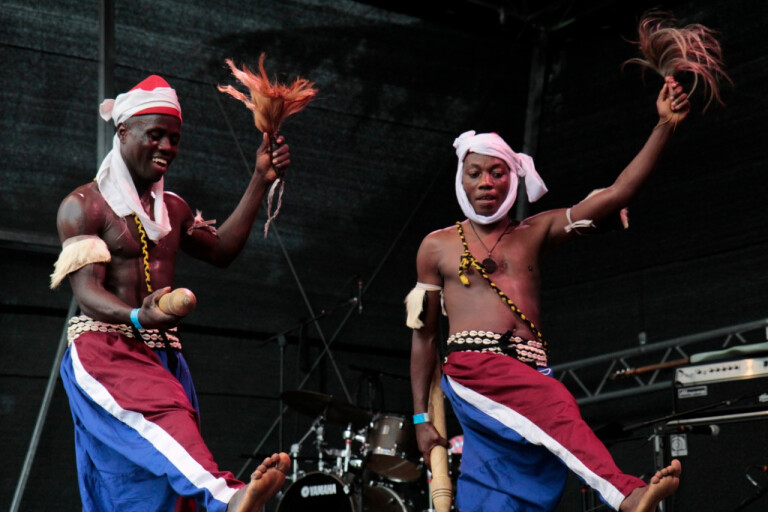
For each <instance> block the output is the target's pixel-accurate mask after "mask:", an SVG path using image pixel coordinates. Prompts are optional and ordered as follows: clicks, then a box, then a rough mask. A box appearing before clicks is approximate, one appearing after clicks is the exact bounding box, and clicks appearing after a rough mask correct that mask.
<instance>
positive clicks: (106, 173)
mask: <svg viewBox="0 0 768 512" xmlns="http://www.w3.org/2000/svg"><path fill="white" fill-rule="evenodd" d="M99 113H100V114H101V117H102V119H104V120H105V121H109V120H112V121H114V123H115V126H117V125H119V124H120V123H122V122H124V121H125V120H126V119H128V118H129V117H131V116H134V115H137V114H168V115H175V116H176V117H178V118H179V119H181V105H179V100H178V98H177V97H176V91H174V90H173V89H172V88H171V87H170V86H169V85H168V83H167V82H166V81H165V80H163V79H162V78H160V77H159V76H156V75H152V76H150V77H149V78H147V79H145V80H144V81H142V82H141V83H140V84H138V85H137V86H136V87H134V88H133V89H131V90H130V91H128V92H126V93H123V94H120V95H118V96H117V98H116V99H114V100H112V99H107V100H104V102H103V103H102V104H101V106H100V107H99ZM96 182H97V183H98V185H99V191H100V192H101V195H102V196H104V199H105V200H106V201H107V204H108V205H109V207H110V208H112V211H114V212H115V214H116V215H118V216H120V217H125V216H126V215H131V214H132V213H136V214H137V215H138V216H139V219H140V220H141V223H142V224H143V225H144V229H145V230H146V232H147V236H148V237H149V238H150V239H152V240H153V241H155V242H157V241H158V240H160V239H161V238H163V237H164V236H165V235H167V234H168V233H170V232H171V223H170V221H169V219H168V210H167V209H166V207H165V201H164V200H163V189H164V185H163V184H164V178H160V180H158V181H157V182H156V183H154V184H152V188H151V194H152V197H153V199H154V204H153V213H154V220H152V219H151V218H150V217H149V215H147V213H146V212H145V211H144V208H143V207H142V206H141V201H140V200H139V194H138V192H137V191H136V186H135V185H134V183H133V178H131V174H130V172H129V171H128V167H127V166H126V164H125V161H124V160H123V156H122V155H121V154H120V139H119V138H118V136H117V134H115V136H114V137H113V138H112V151H110V152H109V153H108V154H107V156H106V157H105V158H104V161H103V162H102V163H101V167H99V171H98V173H96Z"/></svg>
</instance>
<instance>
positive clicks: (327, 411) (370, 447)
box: [277, 390, 431, 512]
mask: <svg viewBox="0 0 768 512" xmlns="http://www.w3.org/2000/svg"><path fill="white" fill-rule="evenodd" d="M280 397H281V398H282V400H283V402H284V403H285V404H286V405H287V406H288V407H290V408H292V409H295V410H296V411H298V412H300V413H302V414H304V415H307V416H310V417H313V418H314V421H313V422H312V425H311V426H310V428H309V429H308V430H307V432H306V433H305V434H304V435H303V436H302V438H301V439H300V440H299V441H298V442H296V443H293V444H292V445H291V454H290V455H291V459H292V471H291V474H289V475H288V478H287V480H286V484H287V487H286V488H284V490H283V491H282V492H281V493H280V495H279V504H278V506H277V512H295V511H307V510H308V511H312V512H320V511H326V510H328V511H338V512H379V511H381V512H422V511H427V510H430V508H431V503H429V492H428V490H427V485H426V475H425V467H424V464H423V461H422V460H421V454H420V453H419V450H418V446H417V443H416V434H415V430H414V427H413V422H412V421H411V419H410V416H401V415H397V414H376V415H373V414H371V413H369V412H368V411H365V410H363V409H361V408H359V407H356V406H354V405H352V404H350V403H347V402H345V401H343V400H339V399H338V398H335V397H333V396H330V395H326V394H323V393H317V392H314V391H305V390H295V391H285V392H283V393H281V395H280ZM327 423H331V424H334V425H339V426H341V427H342V428H343V429H344V430H343V434H342V436H341V437H342V439H341V443H343V448H340V449H334V448H329V446H328V444H329V443H328V442H327V441H326V434H327V432H326V428H325V427H326V424H327ZM312 435H314V443H313V444H314V448H313V449H314V450H315V455H313V456H311V457H306V456H302V455H301V447H302V444H303V443H304V442H305V441H306V440H307V439H308V438H310V436H312ZM356 445H357V446H356ZM301 463H304V464H305V465H306V464H309V463H312V464H313V466H312V467H311V468H308V469H307V468H304V469H300V465H301ZM314 464H316V465H314ZM422 477H425V478H423V479H422ZM420 480H421V481H420Z"/></svg>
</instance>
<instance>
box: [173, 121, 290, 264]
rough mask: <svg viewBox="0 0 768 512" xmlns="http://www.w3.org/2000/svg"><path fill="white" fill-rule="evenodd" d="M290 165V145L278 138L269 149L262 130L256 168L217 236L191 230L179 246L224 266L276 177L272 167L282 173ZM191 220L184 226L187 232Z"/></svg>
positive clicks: (239, 246) (236, 251)
mask: <svg viewBox="0 0 768 512" xmlns="http://www.w3.org/2000/svg"><path fill="white" fill-rule="evenodd" d="M290 164H291V153H290V148H289V147H288V145H287V144H285V139H284V137H282V136H280V137H278V138H277V149H276V150H275V151H274V152H271V151H270V144H269V136H268V135H267V134H266V133H264V134H263V139H262V142H261V145H260V146H259V149H258V150H257V151H256V171H255V172H254V173H253V175H252V176H251V180H250V182H249V183H248V186H247V187H246V189H245V192H244V193H243V196H242V198H241V199H240V202H239V203H238V205H237V207H236V208H235V209H234V211H233V212H232V214H231V215H230V216H229V218H227V220H226V221H224V223H223V224H221V225H220V226H219V227H218V228H217V230H216V231H217V233H216V236H212V235H211V234H210V233H209V232H207V231H204V230H192V231H191V233H190V235H188V236H187V235H186V234H185V233H183V234H182V242H181V247H182V249H183V250H184V251H185V252H187V253H188V254H190V255H191V256H193V257H195V258H198V259H200V260H203V261H206V262H208V263H212V264H214V265H216V266H218V267H226V266H228V265H229V264H230V263H232V261H233V260H234V259H235V258H236V257H237V255H238V254H240V251H242V250H243V247H244V246H245V242H246V241H247V240H248V235H249V234H250V233H251V229H252V228H253V223H254V222H255V220H256V216H257V214H258V213H259V208H260V207H261V202H262V200H263V199H264V194H265V192H266V191H267V189H268V188H269V187H270V185H271V184H272V183H273V182H274V181H275V180H276V179H277V173H276V172H275V167H277V169H279V170H280V171H281V172H284V171H285V170H286V169H287V168H288V166H289V165H290ZM191 222H192V219H191V218H190V219H189V220H188V222H187V225H185V226H184V227H183V229H184V232H186V230H187V228H188V227H189V225H191Z"/></svg>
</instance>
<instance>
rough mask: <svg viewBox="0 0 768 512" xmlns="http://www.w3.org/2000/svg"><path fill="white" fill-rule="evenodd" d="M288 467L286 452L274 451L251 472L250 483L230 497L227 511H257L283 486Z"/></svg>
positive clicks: (289, 465) (288, 461)
mask: <svg viewBox="0 0 768 512" xmlns="http://www.w3.org/2000/svg"><path fill="white" fill-rule="evenodd" d="M290 468H291V458H290V457H289V456H288V454H287V453H275V454H273V455H272V456H271V457H267V458H266V459H264V462H262V463H261V464H260V465H259V467H258V468H256V471H254V472H253V473H251V481H250V483H249V484H248V485H247V486H246V487H243V488H242V489H240V490H239V491H237V493H236V494H235V495H234V496H233V497H232V499H231V500H230V502H229V505H227V512H259V511H260V510H261V509H262V507H264V505H266V503H267V502H268V501H269V500H270V499H271V498H272V496H274V495H275V494H276V493H277V491H279V490H280V488H281V487H282V486H283V483H284V482H285V476H286V475H287V474H288V471H289V470H290Z"/></svg>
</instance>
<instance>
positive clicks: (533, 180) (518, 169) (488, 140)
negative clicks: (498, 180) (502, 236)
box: [453, 130, 547, 224]
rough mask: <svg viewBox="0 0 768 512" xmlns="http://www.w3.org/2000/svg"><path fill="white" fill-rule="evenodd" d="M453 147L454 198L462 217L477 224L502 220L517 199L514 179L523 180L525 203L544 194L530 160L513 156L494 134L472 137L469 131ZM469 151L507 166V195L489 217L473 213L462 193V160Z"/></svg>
mask: <svg viewBox="0 0 768 512" xmlns="http://www.w3.org/2000/svg"><path fill="white" fill-rule="evenodd" d="M453 147H454V148H456V156H458V157H459V166H458V170H457V171H456V198H457V199H458V200H459V206H461V210H462V211H463V212H464V215H466V216H467V218H468V219H470V220H471V221H473V222H476V223H478V224H492V223H494V222H496V221H498V220H500V219H502V218H504V216H505V215H507V213H508V212H509V210H510V208H512V205H513V204H514V202H515V199H516V198H517V183H518V178H523V179H524V180H525V189H526V192H527V194H528V200H529V201H531V202H532V203H533V202H535V201H537V200H538V199H539V198H540V197H541V196H543V195H544V194H546V193H547V187H546V185H544V181H543V180H542V179H541V176H539V174H538V173H537V172H536V168H535V167H534V166H533V158H531V157H530V156H528V155H526V154H524V153H515V152H514V151H512V148H510V147H509V145H508V144H507V143H506V142H504V139H502V138H501V137H500V136H499V135H498V134H496V133H481V134H475V131H474V130H470V131H467V132H464V133H462V134H461V135H459V136H458V137H457V138H456V140H455V141H453ZM470 151H471V152H472V153H478V154H481V155H488V156H493V157H496V158H500V159H501V160H503V161H504V162H505V163H506V164H507V165H508V166H509V176H510V183H509V193H508V194H507V197H506V198H505V199H504V202H502V203H501V206H500V207H499V209H498V210H497V211H496V213H494V214H493V215H490V216H485V215H480V214H478V213H477V212H475V209H474V208H473V207H472V205H471V204H470V202H469V198H468V197H467V193H466V191H465V190H464V185H463V183H462V176H463V171H464V157H466V156H467V153H469V152H470Z"/></svg>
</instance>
